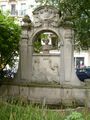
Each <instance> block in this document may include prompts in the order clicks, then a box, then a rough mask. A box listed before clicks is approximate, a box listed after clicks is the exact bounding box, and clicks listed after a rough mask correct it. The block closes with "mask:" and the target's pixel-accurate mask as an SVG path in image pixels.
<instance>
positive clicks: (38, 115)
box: [0, 102, 90, 120]
mask: <svg viewBox="0 0 90 120" xmlns="http://www.w3.org/2000/svg"><path fill="white" fill-rule="evenodd" d="M71 112H72V111H69V112H65V111H59V110H56V111H53V110H50V109H47V108H40V107H39V106H34V105H28V104H27V105H26V104H21V103H17V104H14V103H7V102H0V120H65V118H66V117H67V116H68V115H69V114H71ZM89 112H90V111H88V110H87V109H84V110H83V111H81V114H82V116H83V118H84V120H90V114H89ZM78 120H79V119H78Z"/></svg>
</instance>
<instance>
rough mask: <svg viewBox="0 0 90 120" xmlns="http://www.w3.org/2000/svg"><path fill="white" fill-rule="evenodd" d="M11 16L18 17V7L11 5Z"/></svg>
mask: <svg viewBox="0 0 90 120" xmlns="http://www.w3.org/2000/svg"><path fill="white" fill-rule="evenodd" d="M11 15H16V5H15V4H11Z"/></svg>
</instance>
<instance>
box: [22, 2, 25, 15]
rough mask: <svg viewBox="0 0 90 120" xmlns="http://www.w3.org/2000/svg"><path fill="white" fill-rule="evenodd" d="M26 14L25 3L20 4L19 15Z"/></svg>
mask: <svg viewBox="0 0 90 120" xmlns="http://www.w3.org/2000/svg"><path fill="white" fill-rule="evenodd" d="M25 14H26V3H21V15H25Z"/></svg>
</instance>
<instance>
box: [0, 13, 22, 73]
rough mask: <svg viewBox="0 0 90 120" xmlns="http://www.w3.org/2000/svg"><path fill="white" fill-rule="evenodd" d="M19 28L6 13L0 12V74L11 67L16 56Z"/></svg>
mask: <svg viewBox="0 0 90 120" xmlns="http://www.w3.org/2000/svg"><path fill="white" fill-rule="evenodd" d="M20 33H21V28H20V27H19V25H18V24H16V23H15V19H14V18H13V17H10V16H9V14H8V13H3V12H2V11H0V72H1V71H3V69H4V68H5V67H6V65H7V64H8V65H10V66H12V65H13V64H14V62H15V56H17V55H18V48H19V40H20Z"/></svg>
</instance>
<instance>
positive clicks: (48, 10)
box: [19, 6, 81, 85]
mask: <svg viewBox="0 0 90 120" xmlns="http://www.w3.org/2000/svg"><path fill="white" fill-rule="evenodd" d="M62 18H63V17H62V16H60V14H59V12H58V10H57V9H56V8H54V7H51V6H41V7H39V8H37V9H36V10H34V12H33V22H32V25H31V28H30V29H28V22H27V23H25V25H27V27H25V26H24V27H23V34H22V41H21V51H22V52H21V58H20V62H21V66H20V70H21V71H20V78H19V79H20V80H23V79H25V80H27V81H29V82H31V81H32V62H33V60H32V57H33V56H32V55H33V54H32V53H33V52H32V47H33V46H32V41H33V40H34V39H35V37H36V36H37V34H39V33H40V32H42V31H51V32H53V33H55V34H56V35H57V36H58V38H59V39H60V40H61V55H60V56H59V57H60V69H59V73H60V74H59V75H58V76H59V83H60V84H73V85H80V84H81V83H80V81H79V80H78V78H77V76H76V74H75V72H74V62H73V32H74V31H73V29H72V27H71V26H70V25H67V23H69V22H67V21H64V19H62ZM62 21H63V22H62ZM62 23H64V24H62Z"/></svg>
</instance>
